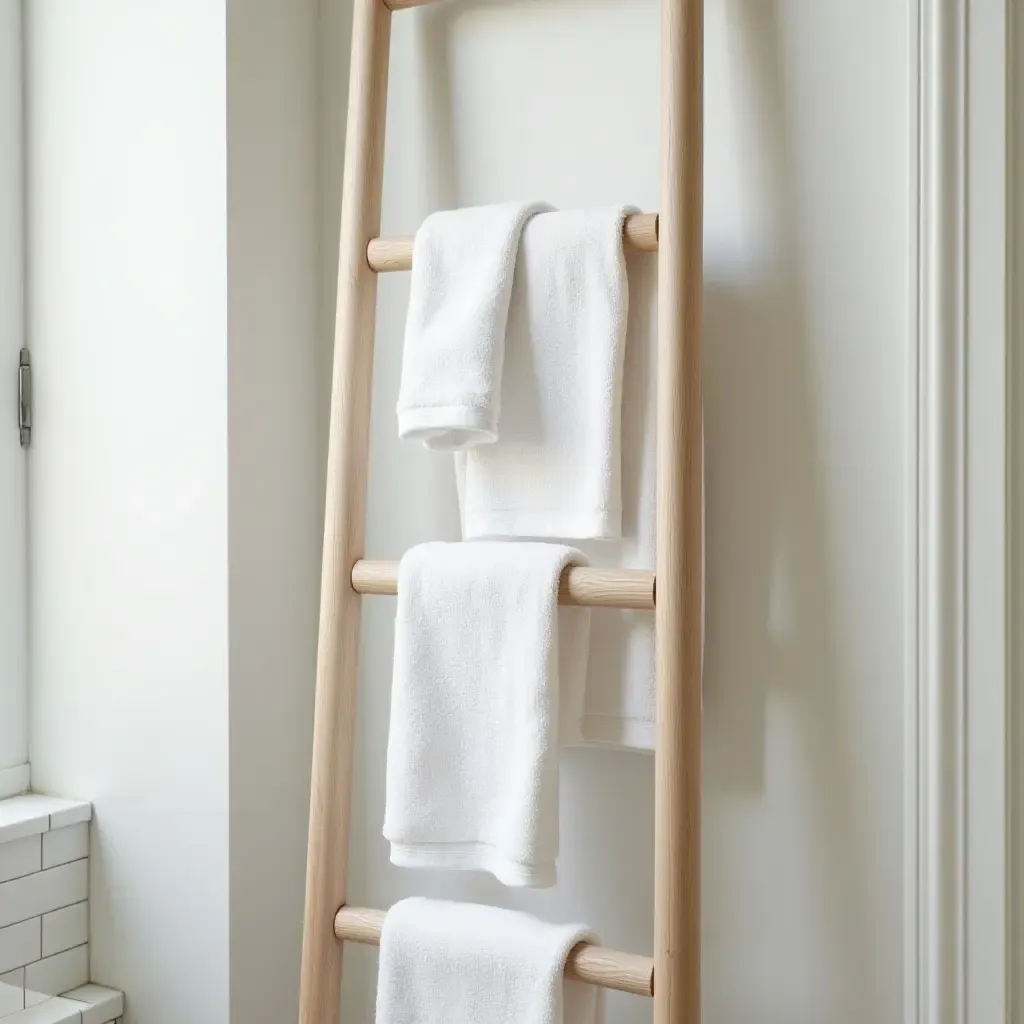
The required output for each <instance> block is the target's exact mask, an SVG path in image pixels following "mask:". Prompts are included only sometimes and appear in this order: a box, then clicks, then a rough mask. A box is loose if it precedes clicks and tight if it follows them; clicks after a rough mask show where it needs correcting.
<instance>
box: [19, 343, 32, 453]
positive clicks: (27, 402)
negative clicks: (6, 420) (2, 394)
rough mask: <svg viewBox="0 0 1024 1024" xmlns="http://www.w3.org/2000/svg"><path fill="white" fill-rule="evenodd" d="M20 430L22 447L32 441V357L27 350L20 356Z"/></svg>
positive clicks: (25, 446)
mask: <svg viewBox="0 0 1024 1024" xmlns="http://www.w3.org/2000/svg"><path fill="white" fill-rule="evenodd" d="M18 430H19V431H20V433H21V447H22V448H27V447H28V446H29V444H30V443H31V441H32V356H31V355H30V354H29V351H28V349H27V348H23V349H22V350H21V354H20V355H19V356H18Z"/></svg>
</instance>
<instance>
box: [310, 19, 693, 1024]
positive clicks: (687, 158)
mask: <svg viewBox="0 0 1024 1024" xmlns="http://www.w3.org/2000/svg"><path fill="white" fill-rule="evenodd" d="M430 2H431V0H390V4H389V5H387V4H385V0H354V21H353V29H352V65H351V79H350V84H349V101H348V103H349V106H348V129H347V133H346V140H345V170H344V179H343V184H342V188H343V193H342V207H341V237H340V256H339V263H338V306H337V320H336V325H335V341H334V374H333V384H332V392H331V422H330V447H329V456H328V468H327V509H326V517H325V525H324V551H323V578H322V587H321V599H320V639H319V648H318V654H317V677H316V709H315V723H314V736H313V772H312V794H311V801H310V818H309V851H308V861H307V870H306V908H305V928H304V933H303V946H302V983H301V995H300V1003H299V1021H300V1024H334V1022H335V1021H336V1020H337V1019H338V1010H339V995H340V986H341V960H342V948H343V943H344V941H345V940H348V941H352V942H365V943H374V944H375V943H378V942H379V941H380V933H381V928H382V925H383V921H384V917H385V914H384V913H383V912H381V911H375V910H366V909H357V908H352V907H349V906H348V905H347V903H346V882H347V875H348V845H349V821H350V812H351V804H352V770H353V747H354V739H355V737H354V731H355V714H356V712H355V705H356V688H357V676H358V671H357V670H358V664H357V662H358V651H359V622H360V606H361V601H362V597H361V595H362V594H364V593H368V594H379V593H385V594H386V593H395V590H396V587H397V571H396V566H395V563H386V562H385V563H381V562H376V563H373V562H367V561H364V560H363V538H364V533H365V518H366V471H367V459H368V447H369V445H368V442H369V424H370V392H371V384H372V380H371V378H372V365H373V338H374V318H375V308H376V296H377V274H378V273H379V272H381V271H389V270H402V269H408V268H409V266H410V265H411V262H412V245H411V240H410V239H382V238H378V237H377V235H378V234H379V231H380V207H381V188H382V178H383V158H384V121H385V110H386V98H387V84H388V58H389V50H390V35H391V18H392V14H393V13H395V12H400V11H402V10H405V9H407V8H410V7H416V6H420V5H422V4H425V3H430ZM661 12H662V13H661V63H662V66H661V106H662V110H661V210H660V212H659V214H657V215H638V216H636V217H632V218H630V219H629V220H628V221H627V223H626V227H625V230H624V242H625V243H626V244H631V245H633V246H635V247H637V248H640V249H650V250H654V249H656V250H657V252H658V289H659V303H658V359H657V373H658V392H657V394H658V417H657V424H658V456H657V475H658V498H657V549H658V557H657V567H656V574H655V573H654V572H631V571H625V570H601V569H590V568H574V569H572V570H570V571H569V572H567V573H566V575H565V577H564V578H563V580H562V588H561V600H562V601H563V602H569V603H576V604H585V605H595V606H604V607H619V608H652V607H654V608H655V622H656V629H657V659H656V673H657V691H658V699H657V718H658V727H657V751H656V753H655V758H656V771H655V787H656V793H655V810H654V816H655V823H654V830H655V831H654V845H655V866H654V957H653V958H650V957H645V956H637V955H634V954H629V953H622V952H618V951H616V950H609V949H601V948H598V947H594V946H588V945H582V946H580V947H577V948H576V949H575V950H574V951H573V953H572V955H571V956H570V958H569V962H568V964H567V968H566V969H567V972H568V973H570V974H572V975H573V976H575V977H577V978H580V979H582V980H584V981H588V982H592V983H594V984H598V985H603V986H605V987H608V988H616V989H620V990H623V991H627V992H634V993H638V994H642V995H646V996H652V997H653V1002H654V1022H655V1024H697V1022H698V1021H699V1019H700V1005H701V995H700V974H701V954H700V948H701V947H700V921H701V914H700V882H701V872H700V852H701V660H702V658H701V655H702V609H701V602H702V598H703V570H702V558H703V541H702V508H703V496H702V493H701V489H702V467H701V460H702V436H701V433H702V417H701V408H702V403H701V353H700V318H701V313H700V310H701V271H702V241H703V239H702V202H703V190H702V163H703V77H704V70H703V14H704V12H703V0H661ZM655 587H656V593H655ZM453 1024H457V1022H453Z"/></svg>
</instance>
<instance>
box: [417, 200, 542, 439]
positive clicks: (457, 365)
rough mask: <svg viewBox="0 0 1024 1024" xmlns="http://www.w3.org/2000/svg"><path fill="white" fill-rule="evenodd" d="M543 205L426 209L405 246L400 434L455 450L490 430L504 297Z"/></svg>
mask: <svg viewBox="0 0 1024 1024" xmlns="http://www.w3.org/2000/svg"><path fill="white" fill-rule="evenodd" d="M545 208H546V207H545V206H544V204H541V203H504V204H500V205H497V206H478V207H472V208H470V209H465V210H447V211H443V212H441V213H435V214H432V215H431V216H430V217H428V218H427V219H426V220H425V221H424V222H423V225H422V227H421V228H420V230H419V231H418V232H417V233H416V240H415V242H414V243H413V262H412V279H411V281H410V284H409V311H408V316H407V320H406V327H405V348H404V352H403V357H402V382H401V387H400V389H399V395H398V434H399V437H402V438H418V439H419V440H421V441H422V442H423V444H424V445H425V446H426V447H427V448H434V449H438V450H448V451H452V450H456V449H461V448H467V447H472V446H473V445H477V444H483V443H488V442H492V441H494V440H495V438H496V437H497V431H498V416H499V413H500V400H501V376H502V363H503V359H504V352H505V329H506V322H507V319H508V310H509V295H510V292H511V289H512V277H513V271H514V269H515V263H516V251H517V248H518V246H519V237H520V233H521V232H522V229H523V225H524V224H525V223H526V221H527V220H528V218H529V217H530V216H531V215H532V214H533V213H535V212H536V211H538V210H541V209H545Z"/></svg>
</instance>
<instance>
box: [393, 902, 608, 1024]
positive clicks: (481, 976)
mask: <svg viewBox="0 0 1024 1024" xmlns="http://www.w3.org/2000/svg"><path fill="white" fill-rule="evenodd" d="M583 941H595V938H594V936H593V935H592V934H591V933H590V932H589V931H588V930H587V929H586V928H584V927H583V926H581V925H552V924H546V923H544V922H543V921H538V920H537V919H536V918H533V917H530V916H529V915H527V914H522V913H519V912H517V911H514V910H500V909H498V908H497V907H485V906H481V905H479V904H474V903H449V902H446V901H444V900H428V899H420V898H415V899H408V900H402V901H401V902H400V903H396V904H395V905H394V906H393V907H392V908H391V911H390V912H389V913H388V916H387V918H386V919H385V922H384V931H383V933H382V935H381V940H380V973H379V975H378V980H377V1013H376V1021H377V1024H595V1022H596V1020H597V1007H598V1002H599V1000H600V990H599V989H597V988H595V987H594V986H593V985H585V984H583V983H582V982H579V981H571V980H568V979H566V978H565V977H564V976H563V973H562V972H563V968H564V966H565V961H566V958H567V957H568V955H569V953H570V951H571V950H572V948H573V947H574V946H575V945H576V944H577V943H579V942H583Z"/></svg>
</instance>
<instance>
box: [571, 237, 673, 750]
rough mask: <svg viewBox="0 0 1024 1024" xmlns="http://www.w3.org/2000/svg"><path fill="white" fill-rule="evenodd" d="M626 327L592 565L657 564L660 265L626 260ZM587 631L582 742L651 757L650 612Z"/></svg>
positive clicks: (615, 613) (627, 614)
mask: <svg viewBox="0 0 1024 1024" xmlns="http://www.w3.org/2000/svg"><path fill="white" fill-rule="evenodd" d="M627 264H628V272H629V326H628V330H627V336H626V352H625V360H624V365H623V386H622V505H623V512H622V538H621V540H620V541H618V542H617V543H609V542H607V541H604V542H594V543H581V544H580V547H581V549H582V550H583V552H584V553H585V554H586V555H587V556H588V557H589V559H590V561H591V564H592V565H600V566H607V567H610V568H623V569H653V568H654V567H655V565H656V563H657V522H656V505H657V474H656V465H657V408H658V396H657V391H658V381H657V368H658V366H657V363H658V360H657V340H658V339H657V333H658V332H657V323H658V316H657V312H658V261H657V259H655V258H654V257H652V256H648V255H645V254H642V253H636V254H633V255H631V256H629V257H628V258H627ZM597 616H598V617H597V619H596V620H595V622H594V628H593V629H592V630H591V631H590V656H589V659H588V663H587V664H588V669H587V685H586V698H585V705H584V717H583V738H584V740H585V741H586V742H588V743H595V744H602V745H610V746H616V747H624V748H630V749H634V750H643V751H652V750H654V746H655V738H656V733H657V724H656V722H657V719H656V715H655V703H656V690H655V684H654V654H655V651H654V642H655V641H654V638H655V631H654V612H653V611H627V610H614V609H610V608H609V609H601V610H600V611H599V612H598V613H597Z"/></svg>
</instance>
